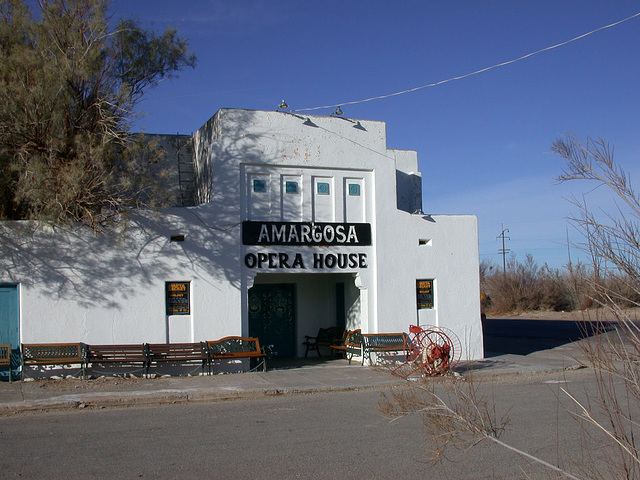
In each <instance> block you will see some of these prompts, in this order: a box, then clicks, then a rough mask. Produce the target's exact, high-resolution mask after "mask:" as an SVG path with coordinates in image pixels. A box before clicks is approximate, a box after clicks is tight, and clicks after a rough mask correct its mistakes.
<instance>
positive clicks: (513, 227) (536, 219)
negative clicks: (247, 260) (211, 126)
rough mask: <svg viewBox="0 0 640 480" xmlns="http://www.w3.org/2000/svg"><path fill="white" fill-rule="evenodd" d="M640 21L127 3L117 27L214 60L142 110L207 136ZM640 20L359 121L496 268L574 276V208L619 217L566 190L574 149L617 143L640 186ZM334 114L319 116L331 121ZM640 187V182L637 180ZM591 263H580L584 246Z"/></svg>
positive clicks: (365, 109) (601, 7)
mask: <svg viewBox="0 0 640 480" xmlns="http://www.w3.org/2000/svg"><path fill="white" fill-rule="evenodd" d="M638 12H640V2H637V1H612V0H582V1H578V0H535V1H534V0H531V1H523V0H485V1H478V0H466V1H462V0H430V1H427V0H423V1H400V0H397V1H380V0H369V1H365V0H355V1H348V0H341V1H332V0H323V1H321V2H313V1H308V0H293V1H280V0H271V1H266V0H265V1H259V0H246V1H244V0H221V1H220V0H187V1H185V2H176V1H175V0H137V1H135V2H131V1H130V0H114V1H113V2H112V6H111V13H112V14H113V15H114V17H115V18H119V17H121V16H133V17H134V18H137V19H138V20H139V21H140V22H141V23H142V24H143V25H144V26H145V27H147V28H155V29H157V30H162V29H164V27H166V26H176V27H177V28H178V29H179V31H180V33H181V36H183V37H185V38H187V39H189V42H190V46H191V49H192V51H193V53H195V54H196V55H197V57H198V66H197V68H196V69H195V70H190V71H185V72H182V73H181V74H180V75H179V78H177V79H172V80H168V81H164V82H163V83H161V84H160V85H159V86H158V87H157V88H156V89H154V90H152V91H151V92H149V94H148V96H147V98H146V99H145V100H144V101H143V102H142V103H141V104H140V111H141V112H144V114H145V115H144V116H141V117H140V118H139V119H138V120H137V122H136V124H135V128H136V129H137V130H143V131H146V132H149V133H187V134H188V133H191V132H194V131H195V130H197V129H198V128H199V127H200V126H201V125H202V124H203V123H204V122H205V121H206V120H208V119H209V118H210V117H211V116H212V115H213V114H214V113H215V112H216V111H217V110H218V109H220V108H227V107H229V108H248V109H257V110H275V109H276V108H277V106H278V104H279V102H280V100H282V99H285V100H286V101H287V103H288V104H289V106H290V108H291V109H293V110H297V109H304V108H307V107H316V106H322V105H333V104H339V103H347V102H351V101H356V100H361V99H366V98H369V97H375V96H379V95H386V94H390V93H394V92H398V91H402V90H405V89H410V88H413V87H418V86H421V85H426V84H430V83H435V82H439V81H442V80H446V79H449V78H452V77H455V76H459V75H464V74H467V73H470V72H474V71H476V70H479V69H482V68H485V67H489V66H491V65H495V64H498V63H501V62H504V61H507V60H511V59H514V58H518V57H520V56H522V55H525V54H528V53H531V52H534V51H537V50H540V49H543V48H545V47H549V46H552V45H555V44H558V43H561V42H564V41H566V40H569V39H571V38H574V37H576V36H578V35H581V34H583V33H586V32H589V31H591V30H594V29H597V28H599V27H602V26H605V25H608V24H611V23H613V22H617V21H619V20H622V19H624V18H627V17H629V16H631V15H634V14H636V13H638ZM639 47H640V17H637V18H635V19H632V20H629V21H627V22H625V23H623V24H621V25H618V26H616V27H613V28H609V29H606V30H603V31H600V32H598V33H595V34H593V35H590V36H588V37H586V38H583V39H581V40H578V41H576V42H573V43H570V44H568V45H565V46H563V47H559V48H556V49H553V50H551V51H547V52H544V53H540V54H538V55H534V56H532V57H530V58H527V59H525V60H522V61H519V62H516V63H512V64H510V65H507V66H504V67H500V68H496V69H493V70H490V71H487V72H484V73H481V74H478V75H474V76H471V77H468V78H465V79H462V80H458V81H453V82H449V83H446V84H443V85H439V86H436V87H430V88H424V89H422V90H419V91H417V92H414V93H408V94H405V95H399V96H394V97H391V98H387V99H384V100H377V101H371V102H366V103H359V104H354V105H348V106H344V107H343V108H342V109H343V111H344V113H345V116H347V117H350V118H359V119H370V120H380V121H384V122H386V123H387V134H388V139H387V142H388V147H389V148H399V149H409V150H416V151H417V152H418V158H419V161H420V170H421V172H422V174H423V178H424V200H423V204H424V211H425V212H426V213H433V214H472V215H476V216H477V217H478V222H479V246H480V258H481V259H488V260H491V261H493V262H494V263H496V264H501V262H502V258H501V256H500V255H499V254H498V251H499V249H500V248H501V244H500V241H499V240H498V238H497V237H498V235H499V234H500V232H501V225H504V228H508V229H509V233H508V236H509V237H510V240H509V241H508V242H507V248H508V249H510V251H511V253H512V254H514V255H516V258H517V259H518V260H524V258H525V256H526V254H527V253H530V254H532V255H533V257H534V258H535V260H536V261H537V262H538V263H539V264H543V263H548V264H549V265H550V266H552V267H561V266H563V265H565V264H566V263H567V259H568V251H569V249H568V248H567V238H569V240H570V242H572V243H577V242H579V236H578V234H577V233H576V232H575V230H574V229H573V228H572V227H571V226H568V223H567V221H566V217H568V216H570V215H571V214H572V213H575V208H574V207H572V205H571V204H570V203H569V202H568V200H567V198H568V197H569V196H570V195H572V194H573V195H576V196H578V197H579V198H582V194H583V193H585V192H589V193H588V194H587V196H586V197H585V198H587V199H588V201H589V204H590V205H593V206H594V208H599V207H600V206H607V205H611V203H610V200H608V199H607V196H606V195H605V192H604V190H603V189H598V190H596V191H591V190H592V187H593V185H588V184H582V183H569V184H564V185H557V184H556V183H555V178H556V177H557V176H558V175H559V174H560V173H561V169H562V162H561V160H560V159H559V158H558V157H555V156H553V155H550V154H549V151H550V146H551V143H552V142H553V140H554V139H555V138H557V137H558V136H559V135H563V134H565V133H567V132H572V133H574V134H576V135H578V136H580V137H586V136H592V137H602V138H604V139H606V140H607V141H608V142H609V143H611V144H612V145H614V146H615V152H616V158H617V161H618V162H619V163H620V164H621V165H622V166H623V167H624V168H625V169H626V170H627V171H629V172H630V173H631V174H632V178H638V174H640V167H639V165H638V162H637V159H638V158H639V157H640V135H639V133H640V132H639V130H640V129H639V127H640V116H639V113H638V112H640V95H639V92H638V85H639V79H640V56H639ZM332 111H333V110H332V109H324V110H316V111H310V112H309V113H314V114H321V115H329V114H331V113H332ZM634 174H635V175H634ZM570 251H571V258H572V260H573V261H574V262H575V261H576V260H577V259H578V258H579V257H580V253H579V251H578V250H577V249H576V248H574V247H572V248H571V249H570Z"/></svg>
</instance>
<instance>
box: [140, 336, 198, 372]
mask: <svg viewBox="0 0 640 480" xmlns="http://www.w3.org/2000/svg"><path fill="white" fill-rule="evenodd" d="M147 355H148V357H149V363H150V364H151V365H152V364H154V363H159V362H165V363H176V364H184V363H191V362H200V364H201V365H202V371H203V372H204V371H205V367H206V368H207V373H211V368H210V357H209V351H208V349H207V344H206V343H205V342H198V343H148V344H147Z"/></svg>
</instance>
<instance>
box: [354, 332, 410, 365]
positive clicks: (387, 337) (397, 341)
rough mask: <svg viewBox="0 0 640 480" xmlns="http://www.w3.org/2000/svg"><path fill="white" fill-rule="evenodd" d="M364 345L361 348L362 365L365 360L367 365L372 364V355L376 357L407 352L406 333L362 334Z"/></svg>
mask: <svg viewBox="0 0 640 480" xmlns="http://www.w3.org/2000/svg"><path fill="white" fill-rule="evenodd" d="M362 338H363V341H364V344H363V347H362V353H363V355H362V364H363V365H364V361H365V359H367V360H369V363H371V364H372V363H373V359H372V356H373V355H372V354H375V355H376V360H377V359H378V357H380V356H382V355H384V354H391V353H396V354H398V353H399V352H402V353H406V352H407V350H408V349H407V334H406V333H364V334H363V335H362Z"/></svg>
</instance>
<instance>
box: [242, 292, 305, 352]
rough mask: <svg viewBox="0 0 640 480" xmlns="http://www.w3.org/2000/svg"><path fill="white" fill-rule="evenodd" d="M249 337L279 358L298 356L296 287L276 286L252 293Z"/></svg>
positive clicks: (250, 297)
mask: <svg viewBox="0 0 640 480" xmlns="http://www.w3.org/2000/svg"><path fill="white" fill-rule="evenodd" d="M249 336H251V337H258V338H259V339H260V344H261V345H262V346H263V347H266V346H269V345H272V346H273V352H274V354H277V356H278V357H294V356H295V354H296V349H295V338H296V315H295V285H294V284H291V283H275V284H263V285H254V286H253V287H251V288H250V289H249Z"/></svg>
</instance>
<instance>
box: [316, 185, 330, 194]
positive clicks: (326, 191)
mask: <svg viewBox="0 0 640 480" xmlns="http://www.w3.org/2000/svg"><path fill="white" fill-rule="evenodd" d="M329 193H331V190H330V188H329V184H328V183H326V182H318V195H329Z"/></svg>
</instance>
